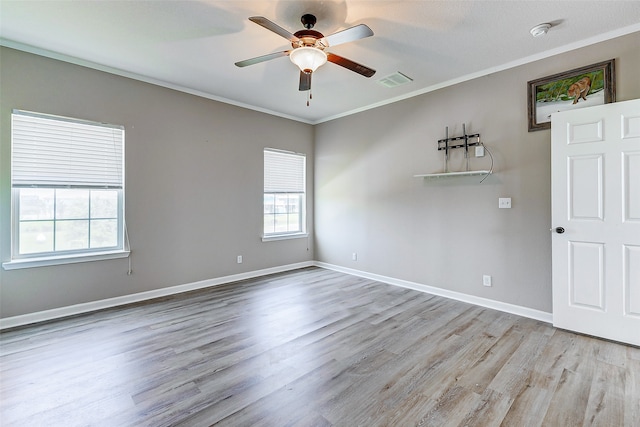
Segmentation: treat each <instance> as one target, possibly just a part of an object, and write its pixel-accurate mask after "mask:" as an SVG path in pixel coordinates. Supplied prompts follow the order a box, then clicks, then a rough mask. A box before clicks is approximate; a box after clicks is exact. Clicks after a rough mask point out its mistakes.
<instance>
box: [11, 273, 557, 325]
mask: <svg viewBox="0 0 640 427" xmlns="http://www.w3.org/2000/svg"><path fill="white" fill-rule="evenodd" d="M311 266H317V267H321V268H326V269H327V270H334V271H339V272H341V273H346V274H351V275H353V276H358V277H364V278H366V279H371V280H376V281H378V282H382V283H387V284H389V285H395V286H400V287H403V288H408V289H413V290H416V291H420V292H426V293H429V294H432V295H438V296H441V297H445V298H450V299H454V300H457V301H462V302H466V303H469V304H474V305H478V306H481V307H486V308H491V309H494V310H498V311H503V312H506V313H511V314H516V315H518V316H523V317H528V318H531V319H535V320H540V321H542V322H547V323H552V321H553V316H552V314H551V313H547V312H544V311H540V310H534V309H531V308H527V307H522V306H519V305H514V304H508V303H504V302H500V301H495V300H490V299H487V298H481V297H476V296H473V295H467V294H463V293H461V292H455V291H449V290H446V289H442V288H437V287H434V286H428V285H423V284H420V283H415V282H410V281H407V280H401V279H395V278H392V277H387V276H382V275H379V274H374V273H368V272H365V271H360V270H355V269H352V268H347V267H341V266H338V265H333V264H327V263H324V262H318V261H305V262H299V263H296V264H288V265H283V266H279V267H272V268H265V269H262V270H255V271H249V272H246V273H239V274H233V275H230V276H223V277H218V278H214V279H208V280H202V281H199V282H193V283H187V284H184V285H177V286H171V287H168V288H162V289H155V290H152V291H146V292H140V293H136V294H131V295H123V296H120V297H115V298H108V299H104V300H99V301H91V302H87V303H82V304H75V305H70V306H67V307H60V308H54V309H51V310H45V311H38V312H35V313H29V314H23V315H20V316H13V317H7V318H4V319H0V330H2V329H8V328H15V327H17V326H23V325H28V324H31V323H38V322H44V321H48V320H54V319H59V318H62V317H68V316H75V315H78V314H83V313H89V312H92V311H97V310H103V309H106V308H112V307H117V306H120V305H125V304H131V303H135V302H141V301H147V300H151V299H154V298H160V297H165V296H170V295H176V294H180V293H183V292H188V291H194V290H197V289H203V288H209V287H212V286H219V285H223V284H226V283H231V282H237V281H239V280H246V279H252V278H255V277H260V276H266V275H268V274H274V273H281V272H284V271H290V270H296V269H299V268H304V267H311Z"/></svg>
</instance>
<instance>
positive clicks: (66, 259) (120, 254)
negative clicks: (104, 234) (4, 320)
mask: <svg viewBox="0 0 640 427" xmlns="http://www.w3.org/2000/svg"><path fill="white" fill-rule="evenodd" d="M129 253H130V251H111V252H100V253H94V254H80V255H66V256H60V257H46V258H25V259H15V260H12V261H9V262H3V263H2V268H3V269H5V270H18V269H21V268H34V267H45V266H49V265H62V264H75V263H78V262H89V261H102V260H106V259H117V258H127V257H128V256H129Z"/></svg>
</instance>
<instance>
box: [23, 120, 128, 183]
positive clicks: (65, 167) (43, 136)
mask: <svg viewBox="0 0 640 427" xmlns="http://www.w3.org/2000/svg"><path fill="white" fill-rule="evenodd" d="M11 125H12V127H11V129H12V141H13V146H12V151H11V153H12V154H11V156H12V157H11V160H12V163H11V165H12V167H11V182H12V186H13V187H46V186H68V187H101V188H122V187H123V175H124V174H123V165H124V163H123V161H124V158H123V145H124V128H123V127H122V126H112V125H105V124H101V123H93V122H83V121H77V120H73V119H66V118H59V117H56V116H47V115H41V114H37V113H30V112H25V111H19V110H14V111H13V114H12V115H11Z"/></svg>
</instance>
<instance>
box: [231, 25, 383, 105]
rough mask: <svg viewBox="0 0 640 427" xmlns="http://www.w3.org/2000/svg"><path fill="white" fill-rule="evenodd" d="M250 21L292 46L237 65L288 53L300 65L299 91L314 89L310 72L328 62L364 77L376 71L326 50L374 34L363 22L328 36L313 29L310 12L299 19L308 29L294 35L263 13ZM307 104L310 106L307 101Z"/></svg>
mask: <svg viewBox="0 0 640 427" xmlns="http://www.w3.org/2000/svg"><path fill="white" fill-rule="evenodd" d="M249 20H250V21H252V22H255V23H256V24H258V25H261V26H263V27H264V28H266V29H267V30H270V31H273V32H274V33H276V34H278V35H279V36H282V37H284V38H285V39H287V40H289V41H290V42H291V47H292V49H290V50H285V51H282V52H274V53H270V54H267V55H263V56H258V57H256V58H251V59H246V60H244V61H239V62H236V66H238V67H246V66H248V65H253V64H258V63H260V62H264V61H269V60H271V59H275V58H280V57H281V56H288V57H289V59H291V62H293V63H294V64H296V65H297V66H298V68H300V85H299V90H301V91H304V90H310V89H311V74H312V73H313V72H314V71H315V70H316V69H317V68H318V67H320V66H321V65H323V64H324V63H326V62H327V61H329V62H333V63H334V64H337V65H340V66H341V67H344V68H346V69H348V70H351V71H354V72H356V73H358V74H361V75H363V76H365V77H371V76H373V75H374V74H375V72H376V70H374V69H372V68H369V67H367V66H365V65H362V64H358V63H357V62H354V61H351V60H350V59H347V58H344V57H342V56H340V55H336V54H334V53H330V52H326V51H325V49H326V48H328V47H331V46H337V45H339V44H343V43H347V42H351V41H355V40H359V39H363V38H365V37H370V36H372V35H373V31H371V28H369V27H367V26H366V25H364V24H360V25H356V26H354V27H350V28H347V29H346V30H342V31H338V32H337V33H334V34H331V35H329V36H326V37H325V36H324V35H323V34H322V33H320V32H318V31H315V30H313V29H312V28H313V26H314V25H315V24H316V17H315V16H314V15H311V14H308V13H307V14H305V15H302V18H300V22H302V25H303V26H304V28H305V29H304V30H300V31H296V32H295V33H293V34H291V33H290V32H289V31H287V30H285V29H284V28H282V27H280V26H279V25H277V24H275V23H274V22H272V21H270V20H268V19H267V18H264V17H262V16H252V17H250V18H249ZM307 105H309V103H308V101H307Z"/></svg>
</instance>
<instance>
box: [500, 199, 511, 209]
mask: <svg viewBox="0 0 640 427" xmlns="http://www.w3.org/2000/svg"><path fill="white" fill-rule="evenodd" d="M498 207H499V208H500V209H511V197H500V198H499V199H498Z"/></svg>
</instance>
